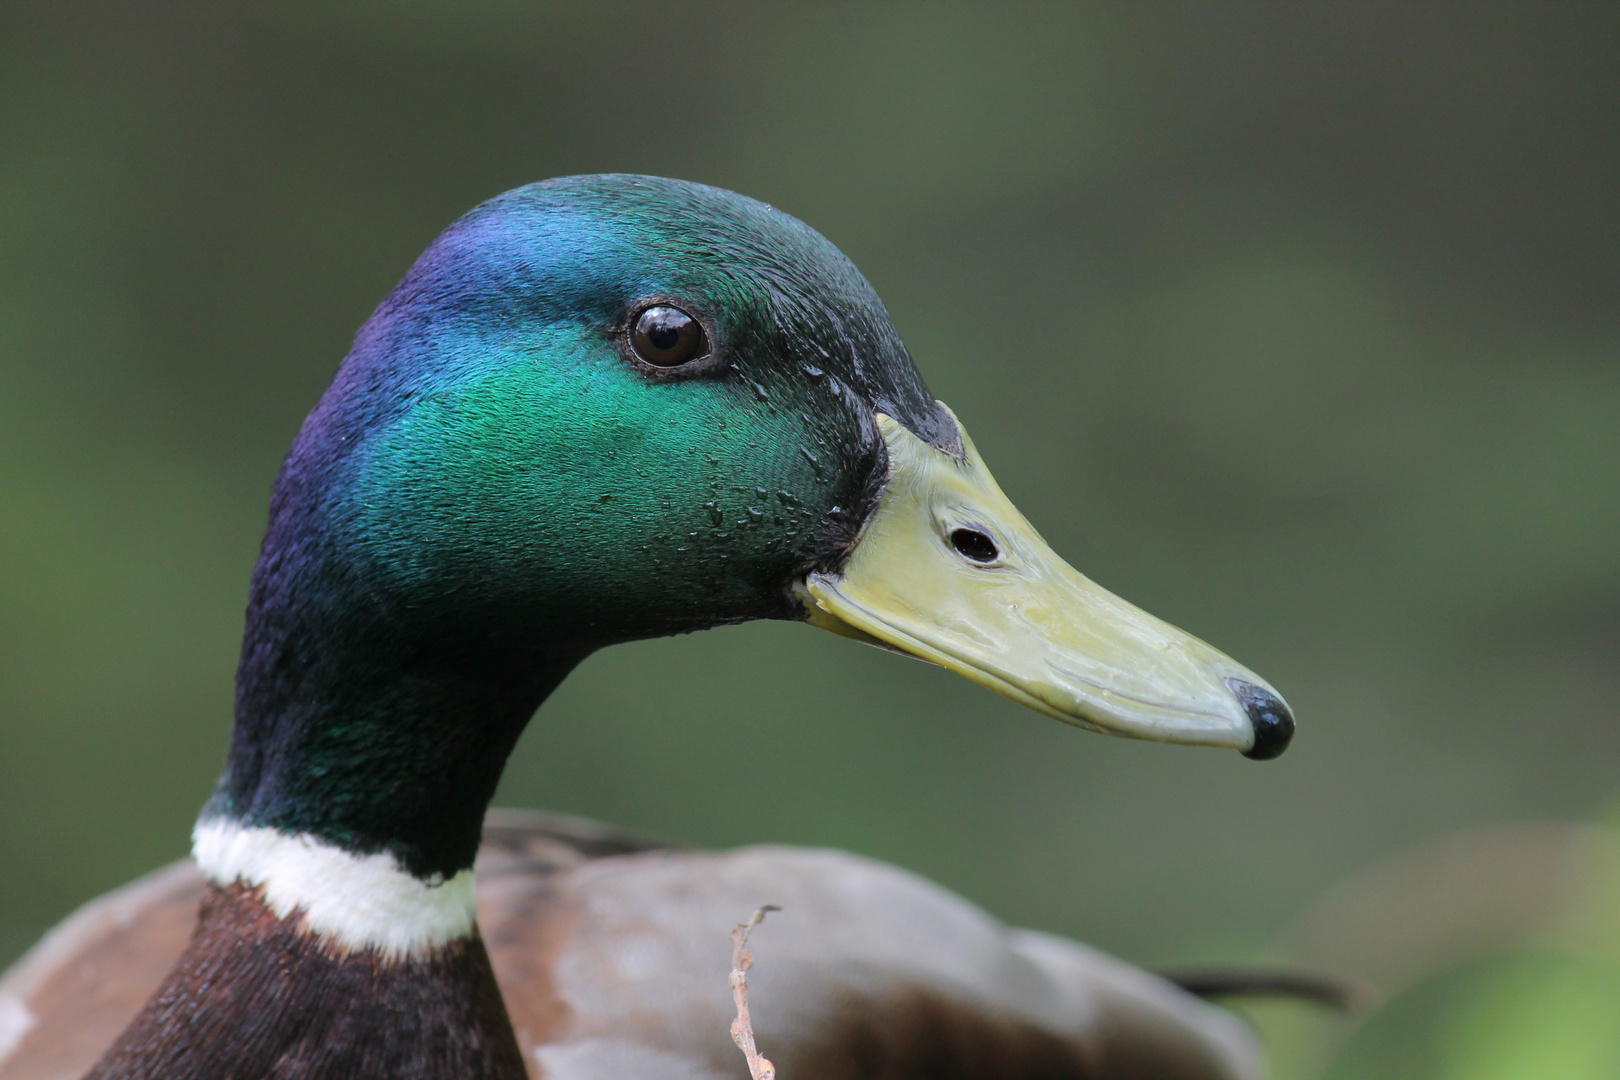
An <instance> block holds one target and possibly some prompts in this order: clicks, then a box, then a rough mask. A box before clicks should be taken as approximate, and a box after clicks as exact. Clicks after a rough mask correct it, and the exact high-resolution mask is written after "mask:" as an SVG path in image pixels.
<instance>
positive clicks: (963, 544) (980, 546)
mask: <svg viewBox="0 0 1620 1080" xmlns="http://www.w3.org/2000/svg"><path fill="white" fill-rule="evenodd" d="M951 547H953V548H955V549H956V550H957V553H958V554H959V555H961V556H962V557H963V558H964V559H970V560H972V561H973V562H978V563H991V562H995V561H996V557H997V556H998V555H1000V554H1001V552H999V551H997V550H996V542H995V541H994V540H992V539H990V537H988V536H986V535H985V534H984V533H982V532H980V531H979V530H978V529H953V530H952V531H951Z"/></svg>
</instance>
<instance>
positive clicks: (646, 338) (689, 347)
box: [630, 304, 709, 367]
mask: <svg viewBox="0 0 1620 1080" xmlns="http://www.w3.org/2000/svg"><path fill="white" fill-rule="evenodd" d="M630 347H631V348H632V349H633V350H634V351H635V354H636V355H637V356H638V357H640V358H641V359H642V360H644V361H646V362H647V363H649V364H652V365H653V366H654V367H679V366H680V365H682V364H686V363H690V362H691V361H693V360H697V359H699V358H700V357H704V356H707V355H708V353H709V343H708V340H707V339H706V338H705V336H704V334H703V325H702V324H701V323H699V322H698V321H697V320H696V319H694V318H692V316H690V315H688V314H687V313H686V312H684V311H682V310H681V309H680V308H678V307H670V306H669V305H668V304H657V305H655V306H653V307H650V308H648V309H647V310H645V311H643V312H642V313H641V314H640V315H638V316H636V324H635V327H634V329H632V330H631V332H630Z"/></svg>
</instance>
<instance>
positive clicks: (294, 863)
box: [191, 818, 476, 961]
mask: <svg viewBox="0 0 1620 1080" xmlns="http://www.w3.org/2000/svg"><path fill="white" fill-rule="evenodd" d="M191 853H192V856H193V857H194V858H195V859H196V860H197V865H198V867H200V868H201V869H202V871H203V873H205V874H207V875H208V879H209V880H210V881H212V882H214V883H215V884H216V885H232V884H236V883H241V884H244V885H247V886H250V887H257V888H259V889H260V890H261V891H262V894H263V896H264V902H265V904H266V905H267V906H268V907H269V908H270V910H271V911H272V912H274V913H275V914H276V916H277V918H288V917H291V916H293V915H295V914H296V915H298V916H300V917H301V919H302V925H303V926H304V928H305V929H307V930H308V931H309V932H310V933H313V934H316V935H318V936H319V937H321V938H322V939H324V940H325V941H326V942H327V943H328V945H329V946H335V947H337V948H338V949H341V950H347V951H355V952H359V951H370V952H375V953H376V954H378V955H379V956H380V957H381V958H382V959H383V960H385V961H388V960H401V959H406V958H411V959H421V958H423V957H426V956H427V955H428V954H429V953H430V952H432V951H433V950H434V949H436V948H437V947H439V946H441V945H444V944H446V943H448V942H451V941H455V940H457V939H460V938H464V937H466V936H468V935H469V934H471V933H472V932H473V928H474V926H475V925H476V912H475V907H474V898H473V873H472V871H471V870H463V871H461V872H460V873H459V874H456V875H454V876H453V877H451V878H450V879H449V880H444V879H439V880H436V881H435V880H431V879H430V880H427V881H423V880H422V879H421V878H417V877H413V876H411V875H410V874H409V873H407V872H406V871H405V870H404V869H402V868H401V867H400V865H399V862H398V860H397V859H395V858H394V856H393V855H390V854H388V853H386V852H378V853H376V854H372V855H355V854H352V853H350V852H347V851H344V850H343V849H342V848H339V847H335V846H333V845H331V844H327V843H323V842H322V841H320V840H318V839H316V838H315V837H313V836H310V835H307V834H305V835H302V836H288V835H287V834H286V833H284V832H281V831H280V830H278V829H267V828H255V827H252V826H246V825H242V824H240V823H239V822H235V821H232V820H230V819H229V818H212V819H207V820H204V821H200V822H198V823H197V827H196V829H195V830H194V831H193V832H192V834H191Z"/></svg>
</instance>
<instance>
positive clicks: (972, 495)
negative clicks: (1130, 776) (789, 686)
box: [800, 414, 1293, 757]
mask: <svg viewBox="0 0 1620 1080" xmlns="http://www.w3.org/2000/svg"><path fill="white" fill-rule="evenodd" d="M877 421H878V427H879V429H880V430H881V431H882V433H883V438H884V440H885V442H886V443H887V445H888V454H889V477H888V481H887V484H886V486H885V488H884V490H883V493H882V495H881V497H880V499H879V504H878V508H877V510H876V512H875V513H874V514H873V516H872V519H871V520H870V521H869V522H868V523H867V526H866V529H865V530H864V532H863V533H862V534H861V537H860V539H859V540H858V541H857V542H856V545H855V548H854V550H853V551H852V552H851V555H850V558H849V560H848V562H847V563H846V564H845V566H844V568H843V570H842V571H841V572H839V573H837V574H811V575H810V576H809V577H808V578H807V579H806V580H805V581H804V582H803V584H802V586H801V589H800V598H801V600H802V602H803V603H804V605H805V608H806V610H807V611H808V613H809V617H810V621H811V622H813V623H815V624H816V625H818V626H821V627H823V628H825V629H828V630H832V631H834V632H835V633H840V634H844V635H845V636H848V637H855V638H858V639H860V640H864V641H868V642H870V643H872V644H878V645H883V646H885V647H888V648H891V649H895V650H898V651H901V652H905V653H908V654H910V655H912V656H916V657H919V658H921V659H923V660H928V661H931V662H933V663H936V664H939V665H941V666H943V667H946V668H949V669H950V670H952V671H955V672H957V673H958V674H961V675H965V676H967V677H968V678H969V679H972V680H973V681H974V682H976V683H979V684H980V685H983V686H986V687H989V688H990V689H992V690H994V691H996V692H997V693H999V694H1002V695H1004V696H1006V697H1009V698H1011V699H1013V700H1014V701H1017V702H1020V703H1021V704H1024V705H1027V706H1029V707H1030V708H1032V709H1035V710H1036V711H1037V712H1041V713H1044V714H1046V715H1047V716H1051V717H1055V718H1056V719H1059V720H1063V721H1066V722H1068V723H1071V724H1076V725H1078V726H1080V727H1084V728H1089V729H1091V730H1094V731H1101V732H1106V733H1109V734H1113V735H1124V736H1129V737H1132V738H1138V739H1150V740H1153V741H1156V742H1174V743H1188V744H1194V745H1201V746H1222V747H1229V748H1231V749H1234V750H1241V751H1243V752H1245V753H1247V754H1249V755H1250V756H1254V757H1275V756H1276V755H1277V754H1278V753H1281V751H1282V748H1283V747H1285V746H1286V745H1287V741H1288V737H1289V736H1291V735H1292V732H1293V718H1292V716H1291V715H1289V713H1288V710H1287V706H1286V705H1284V704H1283V702H1282V698H1281V697H1280V696H1279V695H1277V693H1276V691H1275V690H1272V689H1271V688H1270V686H1269V685H1267V683H1266V682H1265V680H1263V679H1261V678H1260V677H1259V676H1258V675H1255V674H1254V673H1253V672H1251V671H1249V670H1248V669H1247V668H1245V667H1243V666H1242V665H1240V664H1238V663H1237V662H1236V661H1234V660H1232V659H1231V658H1230V657H1228V656H1226V655H1225V654H1223V653H1221V652H1218V651H1217V650H1215V649H1213V648H1211V647H1210V646H1208V645H1206V644H1204V643H1203V642H1202V641H1200V640H1198V639H1197V638H1195V637H1193V636H1192V635H1191V634H1188V633H1186V632H1184V631H1182V630H1178V629H1177V628H1175V627H1174V626H1171V625H1170V624H1169V623H1167V622H1165V621H1163V620H1162V619H1159V618H1156V617H1154V616H1153V615H1150V614H1148V613H1147V612H1145V611H1143V610H1141V609H1140V608H1138V607H1136V606H1134V605H1132V604H1129V603H1127V602H1126V601H1124V600H1122V599H1120V598H1119V597H1117V596H1115V595H1113V594H1112V593H1110V592H1109V591H1108V590H1106V589H1104V588H1102V587H1101V586H1099V585H1097V584H1096V583H1095V582H1093V581H1091V580H1089V579H1088V578H1086V577H1085V576H1084V575H1082V574H1081V573H1079V572H1078V571H1077V570H1075V569H1074V568H1073V567H1071V566H1070V565H1069V564H1068V563H1066V562H1064V561H1063V560H1062V559H1060V558H1059V557H1058V556H1057V555H1056V553H1054V552H1053V551H1052V549H1051V548H1050V547H1048V546H1047V544H1046V542H1045V541H1044V540H1042V539H1041V537H1040V534H1039V533H1037V532H1036V531H1035V529H1034V528H1033V527H1032V526H1031V525H1030V524H1029V522H1028V521H1026V520H1025V519H1024V517H1023V515H1022V514H1020V513H1019V512H1018V510H1017V508H1015V507H1014V506H1013V504H1012V503H1011V501H1009V500H1008V498H1007V497H1006V495H1004V494H1002V491H1001V488H1000V487H999V486H997V484H996V482H995V479H994V477H992V476H991V475H990V471H989V470H988V469H987V468H985V465H984V461H983V460H982V459H981V458H980V457H979V454H978V451H977V450H976V449H975V447H974V445H973V441H972V440H971V439H969V438H968V437H967V433H966V432H963V433H962V448H963V453H962V456H961V457H956V456H954V455H952V454H949V453H946V452H945V451H942V450H939V449H937V448H935V447H933V446H931V445H929V444H928V443H926V442H924V441H923V440H921V439H919V438H918V437H917V436H915V435H913V434H912V433H911V432H910V431H908V430H906V428H905V427H904V426H903V425H902V424H900V423H899V422H897V421H895V420H894V419H892V418H890V417H888V416H884V415H882V414H879V416H878V417H877ZM953 536H955V537H956V539H955V540H953Z"/></svg>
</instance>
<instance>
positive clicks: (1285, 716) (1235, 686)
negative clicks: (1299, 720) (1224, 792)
mask: <svg viewBox="0 0 1620 1080" xmlns="http://www.w3.org/2000/svg"><path fill="white" fill-rule="evenodd" d="M1226 685H1227V686H1229V687H1231V688H1232V693H1233V695H1234V696H1235V697H1236V698H1237V699H1238V704H1239V705H1242V706H1243V711H1244V712H1245V713H1247V714H1248V716H1249V724H1250V725H1251V726H1252V727H1253V728H1254V745H1253V746H1251V747H1249V748H1248V749H1247V750H1245V751H1243V756H1244V757H1246V758H1253V759H1254V760H1255V761H1270V760H1271V759H1272V758H1274V757H1278V756H1280V755H1281V754H1282V752H1283V751H1284V750H1286V749H1288V744H1289V742H1290V741H1292V740H1293V738H1294V714H1293V713H1291V712H1289V711H1288V706H1287V705H1284V704H1283V702H1282V698H1280V697H1278V696H1277V695H1276V694H1273V693H1272V692H1271V691H1270V690H1267V689H1266V688H1265V687H1263V686H1256V685H1255V684H1254V683H1252V682H1246V681H1245V680H1243V679H1227V680H1226Z"/></svg>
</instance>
